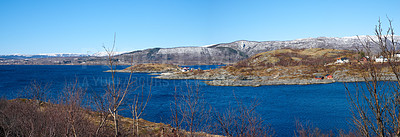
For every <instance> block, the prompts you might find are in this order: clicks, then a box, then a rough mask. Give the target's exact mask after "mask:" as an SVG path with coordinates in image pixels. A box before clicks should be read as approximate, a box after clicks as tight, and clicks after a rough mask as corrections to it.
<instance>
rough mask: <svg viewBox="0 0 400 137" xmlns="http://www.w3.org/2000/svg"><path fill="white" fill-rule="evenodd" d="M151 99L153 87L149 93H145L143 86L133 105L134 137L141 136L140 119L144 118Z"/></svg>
mask: <svg viewBox="0 0 400 137" xmlns="http://www.w3.org/2000/svg"><path fill="white" fill-rule="evenodd" d="M150 99H151V85H150V90H149V91H148V93H146V95H145V93H144V89H143V85H142V90H141V92H137V94H136V95H134V97H133V103H132V105H131V110H132V116H133V131H134V135H136V136H139V135H140V134H139V118H140V117H141V116H142V114H143V112H144V110H145V109H146V106H147V103H149V101H150Z"/></svg>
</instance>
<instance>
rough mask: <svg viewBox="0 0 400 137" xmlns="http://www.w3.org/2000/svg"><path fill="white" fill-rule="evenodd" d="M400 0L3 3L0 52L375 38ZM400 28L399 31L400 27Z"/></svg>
mask: <svg viewBox="0 0 400 137" xmlns="http://www.w3.org/2000/svg"><path fill="white" fill-rule="evenodd" d="M398 5H400V1H399V0H392V1H389V0H380V1H376V0H371V1H368V0H359V1H358V0H343V1H342V0H317V1H302V0H296V1H280V0H263V1H255V0H248V1H245V0H243V1H234V0H182V1H175V0H171V1H166V0H159V1H156V0H143V1H134V0H126V1H123V0H115V1H111V0H104V1H102V0H25V1H23V0H0V47H1V50H0V54H15V53H20V54H38V53H90V54H92V53H95V52H99V51H103V50H102V46H103V44H104V45H105V46H111V44H112V41H113V35H114V32H116V33H117V39H116V41H117V50H118V51H132V50H138V49H146V48H154V47H162V48H168V47H180V46H203V45H209V44H217V43H225V42H233V41H236V40H253V41H270V40H292V39H299V38H308V37H320V36H325V37H345V36H354V35H373V32H374V27H375V25H376V24H377V20H378V19H379V17H380V18H381V19H382V20H383V23H384V24H383V25H386V24H387V21H386V16H389V17H390V18H391V19H393V25H394V28H395V31H396V30H397V28H400V8H399V7H398ZM397 32H399V31H397Z"/></svg>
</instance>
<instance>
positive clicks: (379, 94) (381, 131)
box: [345, 19, 400, 137]
mask: <svg viewBox="0 0 400 137" xmlns="http://www.w3.org/2000/svg"><path fill="white" fill-rule="evenodd" d="M388 21H389V28H388V30H387V31H386V33H385V32H383V29H382V26H381V22H380V20H379V21H378V25H377V26H376V27H375V36H376V38H373V37H369V39H368V40H367V41H364V42H362V43H363V46H364V51H366V54H367V55H372V53H371V50H370V49H371V47H372V46H379V48H380V50H381V53H380V54H381V55H383V56H384V57H393V56H394V53H396V50H397V49H396V47H398V43H397V42H396V41H395V39H394V31H393V27H392V21H391V20H390V19H388ZM385 64H386V63H374V62H373V61H372V60H371V61H369V62H367V63H365V64H363V67H364V68H365V69H366V70H367V71H368V73H367V74H365V75H364V81H363V82H362V83H355V84H354V85H353V86H354V90H353V89H351V88H349V87H350V86H349V85H348V84H345V85H346V90H347V94H348V99H349V102H350V104H351V110H352V111H351V112H352V116H353V123H354V125H355V128H356V129H357V131H358V132H357V133H358V134H359V135H361V136H380V137H384V136H400V116H399V111H400V97H399V89H400V80H399V74H398V71H397V70H398V66H397V63H396V62H393V61H392V60H391V59H389V61H388V63H387V64H388V65H389V68H391V70H390V71H389V72H390V73H392V75H386V73H388V71H387V70H385V68H388V67H385ZM393 75H394V77H395V79H394V81H387V80H389V79H390V78H392V80H393Z"/></svg>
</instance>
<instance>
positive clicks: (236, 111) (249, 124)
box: [214, 95, 275, 137]
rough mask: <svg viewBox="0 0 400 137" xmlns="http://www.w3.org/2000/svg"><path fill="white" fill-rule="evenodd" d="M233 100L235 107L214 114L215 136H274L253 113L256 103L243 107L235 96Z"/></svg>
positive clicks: (271, 130) (270, 129)
mask: <svg viewBox="0 0 400 137" xmlns="http://www.w3.org/2000/svg"><path fill="white" fill-rule="evenodd" d="M234 96H235V95H234ZM235 100H236V106H230V107H229V108H227V109H226V110H225V112H224V113H220V112H218V111H216V112H215V116H214V117H215V119H216V121H217V123H216V124H215V130H214V132H215V133H216V134H222V135H225V136H238V137H262V136H264V137H265V136H274V134H275V132H274V131H273V129H272V128H271V127H270V126H268V125H266V124H265V123H264V121H263V120H262V118H261V117H260V116H259V115H258V114H257V113H256V112H255V108H256V107H257V106H258V102H257V101H253V102H252V104H251V105H244V104H243V102H242V101H241V100H239V99H238V98H236V96H235Z"/></svg>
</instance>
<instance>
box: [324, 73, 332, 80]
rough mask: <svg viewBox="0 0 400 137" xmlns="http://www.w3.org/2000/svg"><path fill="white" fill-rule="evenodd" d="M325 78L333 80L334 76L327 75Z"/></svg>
mask: <svg viewBox="0 0 400 137" xmlns="http://www.w3.org/2000/svg"><path fill="white" fill-rule="evenodd" d="M325 78H326V79H333V76H332V75H330V74H326V75H325Z"/></svg>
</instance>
